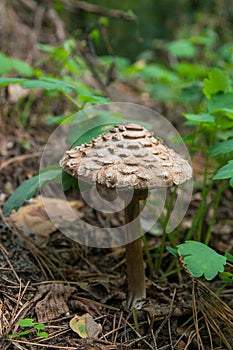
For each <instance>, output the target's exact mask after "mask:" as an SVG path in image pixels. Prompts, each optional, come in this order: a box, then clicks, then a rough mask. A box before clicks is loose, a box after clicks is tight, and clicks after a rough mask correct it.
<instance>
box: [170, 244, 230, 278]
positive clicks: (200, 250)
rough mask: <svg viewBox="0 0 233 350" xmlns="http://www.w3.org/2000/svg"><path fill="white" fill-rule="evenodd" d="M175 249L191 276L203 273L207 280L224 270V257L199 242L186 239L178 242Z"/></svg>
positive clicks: (199, 275) (198, 275)
mask: <svg viewBox="0 0 233 350" xmlns="http://www.w3.org/2000/svg"><path fill="white" fill-rule="evenodd" d="M177 250H178V253H179V254H180V255H181V256H182V258H183V261H184V263H185V265H186V267H187V269H188V271H189V272H190V274H191V275H192V276H193V277H201V276H202V275H204V277H205V278H206V279H207V280H208V281H209V280H212V279H213V278H214V277H215V276H216V275H217V274H218V273H219V272H223V271H224V266H225V264H226V260H227V259H226V257H224V256H222V255H220V254H218V253H216V251H215V250H213V249H211V248H210V247H208V246H207V245H205V244H203V243H201V242H195V241H186V242H185V243H183V244H179V245H178V246H177Z"/></svg>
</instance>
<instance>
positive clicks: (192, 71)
mask: <svg viewBox="0 0 233 350" xmlns="http://www.w3.org/2000/svg"><path fill="white" fill-rule="evenodd" d="M173 68H174V69H175V70H176V72H177V73H178V74H179V75H180V76H181V77H183V78H189V79H192V80H195V79H202V78H204V77H206V74H207V73H206V67H204V66H202V65H200V64H193V63H188V62H180V63H177V64H175V65H174V66H173Z"/></svg>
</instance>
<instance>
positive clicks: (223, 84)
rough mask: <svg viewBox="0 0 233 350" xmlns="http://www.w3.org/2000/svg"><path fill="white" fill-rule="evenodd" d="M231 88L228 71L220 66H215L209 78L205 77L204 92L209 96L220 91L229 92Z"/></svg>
mask: <svg viewBox="0 0 233 350" xmlns="http://www.w3.org/2000/svg"><path fill="white" fill-rule="evenodd" d="M230 89H231V79H230V77H229V74H228V72H226V71H223V70H221V69H219V68H213V69H212V70H211V71H210V72H209V74H208V78H206V79H204V87H203V92H204V94H205V95H206V97H207V98H210V97H211V95H215V94H217V93H218V92H224V93H226V92H229V90H230Z"/></svg>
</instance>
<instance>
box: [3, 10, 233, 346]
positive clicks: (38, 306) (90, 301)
mask: <svg viewBox="0 0 233 350" xmlns="http://www.w3.org/2000/svg"><path fill="white" fill-rule="evenodd" d="M12 18H13V17H12ZM25 28H26V27H23V29H22V32H23V30H26V29H25ZM15 32H17V30H15ZM26 32H27V35H29V34H28V31H27V30H26ZM13 40H15V38H13ZM24 43H25V40H24ZM17 44H18V45H19V47H20V43H19V42H18V43H17ZM9 54H13V53H12V52H9ZM19 58H23V57H19ZM123 96H124V100H130V101H134V102H138V103H142V104H144V103H146V104H147V105H148V106H149V107H153V108H158V109H159V111H160V112H161V111H162V109H163V106H153V102H151V101H150V99H148V100H146V101H145V100H142V97H141V96H138V95H137V94H136V92H134V91H132V90H131V89H129V87H128V86H126V85H125V86H124V85H122V84H119V85H117V84H116V87H115V88H114V98H115V100H122V97H123ZM10 97H12V92H11V91H10V90H7V89H6V88H4V89H2V91H1V95H0V103H1V106H2V111H3V116H5V118H2V126H1V130H0V139H1V148H0V154H1V163H0V171H1V173H0V186H1V187H0V204H1V207H2V206H3V205H4V203H5V201H6V200H7V198H8V197H9V195H10V194H11V193H13V192H14V190H15V189H16V188H17V187H18V186H19V184H20V183H22V182H23V181H24V180H25V179H27V178H30V177H32V176H33V175H35V174H36V173H37V172H38V169H39V161H40V155H41V152H42V150H43V146H44V145H45V144H46V142H47V139H48V137H49V136H50V134H51V132H52V131H53V129H52V128H51V127H49V126H46V124H45V119H44V118H43V116H42V117H41V113H42V112H41V111H42V110H43V108H42V107H41V105H42V104H43V100H41V99H40V96H38V99H37V100H38V101H39V102H38V103H35V104H34V105H33V109H32V111H31V112H32V114H31V117H30V120H28V125H26V126H24V127H22V125H21V124H20V123H19V122H18V121H17V117H15V115H17V106H16V103H14V102H12V101H11V102H10V101H9V98H10ZM60 104H61V106H57V102H55V103H54V106H52V108H54V109H55V108H56V109H59V108H62V107H63V103H62V102H61V103H60ZM56 113H57V114H58V111H57V110H56ZM171 114H172V113H171ZM38 121H39V122H38ZM28 144H29V145H30V147H29V148H28V147H27V145H28ZM192 161H193V168H194V179H195V181H196V182H198V184H200V183H201V181H202V177H203V168H204V167H203V165H204V163H205V159H204V158H203V157H202V155H201V154H199V155H198V156H196V157H195V158H194V159H192ZM216 186H217V185H216ZM214 190H215V189H214V188H213V191H214ZM72 199H73V198H72ZM200 201H201V188H200V185H199V187H197V189H195V191H194V193H193V196H192V200H191V203H190V206H189V209H188V212H187V214H186V216H185V218H184V220H183V221H182V223H181V226H180V227H181V232H180V237H179V239H180V240H181V242H183V239H184V237H185V233H186V232H187V229H188V228H189V227H190V225H192V218H193V216H194V213H195V211H196V209H197V208H198V206H199V205H200ZM232 203H233V192H232V190H230V189H229V190H227V191H226V193H224V197H223V198H222V199H221V203H220V208H219V211H218V214H217V220H216V223H215V225H214V227H213V230H212V236H211V241H210V246H211V247H212V248H214V249H216V250H217V251H218V252H220V253H221V254H224V253H225V252H227V251H229V250H230V249H232V246H233V237H232V223H233V210H232ZM74 205H75V208H76V210H77V212H78V213H79V215H80V216H82V217H83V216H86V219H87V220H90V221H91V222H92V223H96V224H97V225H98V223H99V220H100V219H101V218H100V217H98V216H96V214H95V212H93V211H91V210H89V209H88V210H87V207H86V206H85V203H83V202H82V201H81V200H80V199H77V200H76V202H75V204H74ZM0 213H1V216H0V347H1V349H3V350H7V349H9V350H14V349H22V350H23V349H30V350H34V349H40V350H45V349H57V350H58V349H67V350H75V349H80V350H81V349H85V350H94V349H95V350H104V349H106V350H107V349H108V350H114V349H116V350H126V349H127V350H130V349H134V350H140V349H147V350H149V349H153V350H166V349H174V350H181V349H191V350H195V349H197V350H199V349H205V350H208V349H209V350H212V349H219V350H220V349H228V350H230V349H232V348H233V337H232V319H230V318H229V319H228V314H227V312H228V311H229V309H228V307H229V308H231V309H232V308H233V299H232V293H233V289H232V285H231V284H224V282H223V281H222V280H221V279H219V278H218V277H217V278H215V279H214V280H213V281H209V282H206V281H205V282H203V281H202V280H200V281H197V280H193V279H191V278H190V276H189V275H187V274H186V273H185V271H184V270H182V266H181V264H180V262H179V260H178V259H175V258H174V257H173V256H172V255H171V254H170V253H169V252H167V251H166V252H165V253H164V255H163V261H162V266H161V269H160V271H159V272H158V274H157V275H156V274H155V273H153V272H151V271H150V269H149V266H148V262H147V258H146V256H145V269H146V287H147V298H146V300H145V304H144V305H143V307H142V309H141V310H137V311H136V315H137V317H136V319H135V317H134V313H133V312H132V310H131V309H130V310H129V309H128V308H127V305H126V299H127V280H126V267H125V250H124V247H118V248H109V249H100V248H92V247H87V246H82V245H80V244H78V243H75V242H74V241H72V240H70V239H69V238H67V237H66V236H64V235H63V234H62V233H61V232H60V231H59V230H57V229H56V227H54V226H53V225H51V223H50V221H49V220H48V217H47V214H46V211H45V210H44V208H43V205H42V203H41V202H40V200H39V196H37V197H36V198H35V199H34V200H32V201H30V202H28V203H25V205H24V206H23V207H22V210H20V211H19V212H18V215H16V214H12V215H11V216H10V217H9V218H6V217H4V216H3V214H2V211H1V212H0ZM210 215H211V213H210ZM209 220H210V217H207V218H206V222H204V223H203V232H204V230H205V225H207V224H208V221H209ZM146 237H147V243H148V246H149V250H150V253H151V257H152V260H153V261H154V260H155V256H156V250H155V247H156V246H159V245H160V242H161V237H160V236H155V235H152V234H150V233H148V234H147V235H146ZM167 243H168V244H169V242H167ZM178 243H180V242H177V244H178ZM169 266H172V267H173V269H174V270H176V271H175V272H174V273H173V274H170V275H169V276H165V275H164V273H165V271H166V270H167V268H168V267H169ZM26 318H31V319H33V320H34V322H35V327H34V323H32V324H31V326H29V327H26V328H25V327H22V326H19V324H18V321H19V320H24V319H26ZM78 322H79V323H78ZM38 324H39V325H40V324H44V325H45V329H44V330H41V332H42V331H45V332H47V333H48V337H47V336H45V334H44V335H43V333H42V336H38V329H37V328H36V327H37V325H38ZM80 324H81V326H83V325H84V326H83V327H84V328H85V330H86V332H87V333H88V334H86V337H84V338H82V337H81V336H80V330H79V331H78V332H79V334H78V333H77V328H78V325H80ZM70 326H71V327H70ZM82 329H83V328H82ZM25 330H27V331H29V332H28V333H27V334H23V333H21V332H23V331H25ZM12 334H16V336H13V337H12ZM87 335H88V336H87Z"/></svg>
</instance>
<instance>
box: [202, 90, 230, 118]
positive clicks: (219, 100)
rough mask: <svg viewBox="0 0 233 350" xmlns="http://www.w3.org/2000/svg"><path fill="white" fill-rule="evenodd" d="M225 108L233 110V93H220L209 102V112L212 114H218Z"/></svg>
mask: <svg viewBox="0 0 233 350" xmlns="http://www.w3.org/2000/svg"><path fill="white" fill-rule="evenodd" d="M223 108H229V109H232V108H233V93H231V92H228V93H226V94H224V93H218V94H217V95H213V96H212V97H211V99H210V100H209V101H208V110H209V112H210V113H213V112H218V111H219V110H222V109H223Z"/></svg>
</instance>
